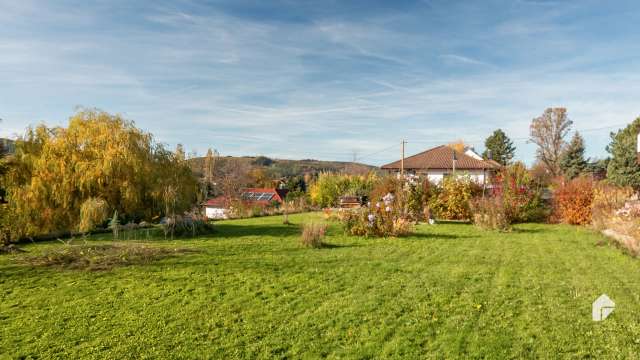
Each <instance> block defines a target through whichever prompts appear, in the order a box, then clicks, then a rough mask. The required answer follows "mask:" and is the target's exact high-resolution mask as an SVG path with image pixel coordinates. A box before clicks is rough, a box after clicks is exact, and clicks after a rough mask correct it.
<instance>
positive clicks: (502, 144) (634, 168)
mask: <svg viewBox="0 0 640 360" xmlns="http://www.w3.org/2000/svg"><path fill="white" fill-rule="evenodd" d="M572 126H573V121H572V120H570V119H569V117H568V113H567V109H566V108H561V107H559V108H548V109H546V110H545V111H544V112H543V113H542V115H540V116H538V117H536V118H534V119H533V120H532V121H531V124H530V126H529V142H531V143H534V144H535V145H536V146H537V148H536V162H535V163H534V164H533V166H532V168H531V172H532V174H533V175H534V176H535V177H536V178H537V179H538V180H539V182H540V183H543V184H548V183H550V182H551V180H552V179H554V178H558V177H563V178H566V179H574V178H577V177H579V176H585V175H586V176H595V177H600V178H606V179H607V181H608V182H610V183H611V184H613V185H617V186H629V187H632V188H634V189H636V190H640V166H639V165H638V163H637V160H636V142H637V140H636V137H637V135H638V132H640V118H637V119H636V120H634V121H633V122H632V123H631V124H629V125H628V126H627V127H626V128H624V129H620V130H618V131H615V132H611V133H610V138H611V142H610V144H609V145H608V146H607V148H606V150H607V152H608V153H609V156H608V157H606V158H604V159H589V158H586V157H585V149H586V146H585V142H584V138H583V137H582V136H581V135H580V133H579V132H578V131H575V132H573V135H572V136H571V137H569V135H570V133H571V131H572ZM515 150H516V149H515V146H514V145H513V141H512V140H511V139H509V137H508V136H507V135H506V134H505V133H504V132H503V131H502V130H500V129H498V130H496V131H494V132H493V134H491V136H489V137H488V138H487V139H486V141H485V151H484V153H483V156H484V157H485V158H487V159H488V158H491V159H493V160H495V161H497V162H499V163H501V164H502V165H509V164H511V163H512V161H513V158H514V155H515Z"/></svg>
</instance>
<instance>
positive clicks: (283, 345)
mask: <svg viewBox="0 0 640 360" xmlns="http://www.w3.org/2000/svg"><path fill="white" fill-rule="evenodd" d="M310 218H316V219H320V215H318V214H305V215H295V216H291V221H292V222H293V223H294V224H295V225H293V226H286V225H282V218H281V217H267V218H257V219H250V220H239V221H227V222H221V223H217V224H216V226H217V229H218V230H217V232H216V234H214V235H211V236H206V237H201V238H198V239H194V240H174V241H171V240H164V239H159V240H155V241H153V242H152V244H153V245H152V246H161V247H171V248H188V249H193V250H196V252H185V253H180V254H178V255H176V256H173V257H169V258H164V259H161V260H157V261H155V262H151V263H148V264H140V265H130V266H124V267H116V268H114V269H112V270H106V271H104V270H103V271H88V270H64V269H60V268H51V267H32V266H29V265H24V264H22V263H20V261H19V260H20V259H21V258H23V257H24V256H34V255H36V254H40V253H41V252H42V251H44V250H46V249H50V248H52V247H61V246H65V245H63V244H61V243H57V242H50V243H42V244H35V245H25V246H24V248H25V249H26V250H28V251H29V252H28V253H27V254H20V255H10V256H9V255H4V256H0V354H3V355H4V357H7V358H13V357H33V358H36V357H37V358H70V359H73V358H95V359H125V358H154V359H160V358H273V357H276V358H293V359H295V358H300V357H307V358H317V357H330V358H339V357H340V358H342V357H344V358H374V357H375V358H379V357H405V358H417V357H434V358H452V357H490V358H521V357H529V358H534V357H536V358H537V357H547V358H555V357H586V356H588V355H592V356H596V357H605V356H606V357H620V358H631V357H635V356H636V354H638V352H639V351H640V301H639V300H640V263H639V262H638V260H636V259H633V258H631V257H629V256H627V255H625V254H624V253H623V252H622V251H621V250H619V249H616V248H614V247H612V246H609V245H606V244H605V245H602V244H601V245H597V243H599V242H600V243H601V242H602V240H603V238H602V237H601V236H600V235H598V234H595V233H592V232H590V231H588V230H585V229H581V228H576V227H569V226H558V225H534V224H526V225H519V226H517V228H516V230H515V231H514V232H512V233H508V234H500V233H494V232H481V231H478V230H476V229H475V228H474V227H473V226H471V225H465V224H439V225H436V226H428V225H421V226H419V227H418V230H419V231H418V233H417V234H416V235H415V236H412V237H407V238H400V239H366V238H356V237H348V236H344V235H343V232H342V230H341V229H340V228H339V227H337V225H333V226H332V227H331V229H330V231H329V236H328V237H327V239H326V241H327V243H328V244H329V245H330V246H327V247H326V248H323V249H305V248H302V247H300V245H299V228H298V226H299V224H300V223H302V222H303V221H306V220H308V219H310ZM93 241H104V240H93ZM602 293H606V294H608V295H609V296H610V297H611V298H612V299H613V300H614V301H615V302H616V309H615V312H614V313H613V315H612V316H611V317H610V318H609V319H607V320H606V321H604V322H601V323H595V322H593V321H592V320H591V303H592V302H593V301H594V300H595V299H596V297H597V296H599V295H600V294H602ZM0 358H2V356H0Z"/></svg>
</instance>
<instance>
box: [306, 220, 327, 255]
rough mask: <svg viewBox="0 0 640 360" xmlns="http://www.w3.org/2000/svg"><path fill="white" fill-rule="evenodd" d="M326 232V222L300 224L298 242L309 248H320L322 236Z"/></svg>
mask: <svg viewBox="0 0 640 360" xmlns="http://www.w3.org/2000/svg"><path fill="white" fill-rule="evenodd" d="M326 233H327V225H326V224H318V223H313V222H311V223H307V224H304V225H303V226H302V237H301V239H300V242H301V243H302V246H304V247H309V248H315V249H318V248H321V247H322V246H323V245H324V243H323V242H322V240H324V237H325V235H326Z"/></svg>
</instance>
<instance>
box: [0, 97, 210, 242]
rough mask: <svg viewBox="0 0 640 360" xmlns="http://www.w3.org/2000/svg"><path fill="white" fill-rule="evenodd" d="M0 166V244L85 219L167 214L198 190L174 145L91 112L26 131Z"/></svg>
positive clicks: (59, 229)
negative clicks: (0, 204) (2, 197)
mask: <svg viewBox="0 0 640 360" xmlns="http://www.w3.org/2000/svg"><path fill="white" fill-rule="evenodd" d="M4 163H5V167H4V168H3V169H4V171H3V172H4V173H3V174H2V177H1V179H2V180H1V181H2V185H3V187H4V189H5V191H6V200H7V204H6V205H5V206H4V211H3V214H2V220H1V221H2V224H1V225H2V229H3V231H2V233H3V236H4V238H5V241H8V240H9V239H16V238H21V237H28V236H34V235H39V234H46V233H52V232H64V231H73V230H78V229H80V228H81V227H84V226H81V224H86V223H87V221H88V219H83V216H84V217H86V216H89V215H83V214H92V215H91V216H96V215H95V214H102V215H99V216H98V217H104V214H107V213H108V214H113V213H114V212H117V213H118V214H120V217H121V218H122V220H123V221H139V220H143V219H144V220H153V219H158V218H159V217H162V216H171V215H173V214H176V213H180V212H182V211H184V210H187V209H189V208H190V207H191V206H192V205H193V204H194V202H195V200H196V196H197V192H198V184H197V181H196V179H195V178H194V176H193V175H192V172H191V169H190V168H189V166H188V164H187V162H186V160H185V155H184V151H182V149H181V148H180V147H178V149H176V152H171V151H169V150H167V149H165V148H164V147H163V146H162V145H161V144H159V143H156V142H155V141H154V140H153V137H152V135H151V134H149V133H146V132H144V131H142V130H140V129H138V128H136V127H135V124H134V123H133V122H131V121H128V120H125V119H123V118H122V117H121V116H119V115H111V114H108V113H106V112H102V111H97V110H81V111H79V112H78V113H77V114H75V115H74V116H73V117H71V118H70V120H69V124H68V127H66V128H63V127H55V128H50V127H47V126H45V125H40V126H37V127H35V128H28V129H27V131H26V134H25V135H24V136H23V137H21V138H20V139H18V140H17V141H16V144H15V153H14V154H13V155H12V156H10V157H9V158H8V160H7V161H5V162H4ZM92 207H99V208H100V209H92ZM105 220H106V219H105V218H103V219H92V221H91V222H95V223H100V222H101V221H102V222H103V221H105Z"/></svg>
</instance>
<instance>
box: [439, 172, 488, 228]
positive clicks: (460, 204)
mask: <svg viewBox="0 0 640 360" xmlns="http://www.w3.org/2000/svg"><path fill="white" fill-rule="evenodd" d="M479 192H481V189H480V187H479V186H478V185H477V184H476V183H475V182H473V181H472V180H471V178H470V177H469V176H464V177H457V176H450V177H446V178H444V179H443V181H442V184H441V186H440V191H439V192H438V193H437V194H436V195H435V196H433V197H432V198H431V199H430V200H429V208H430V210H431V211H432V212H433V213H434V215H435V216H436V217H438V218H441V219H447V220H470V219H472V214H471V208H470V204H469V202H470V201H471V199H472V198H473V197H474V196H475V195H477V194H478V193H479Z"/></svg>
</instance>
